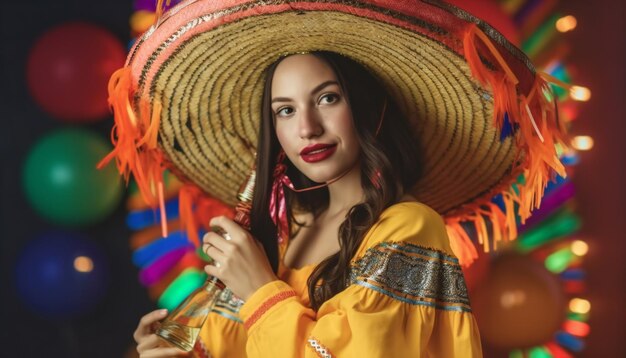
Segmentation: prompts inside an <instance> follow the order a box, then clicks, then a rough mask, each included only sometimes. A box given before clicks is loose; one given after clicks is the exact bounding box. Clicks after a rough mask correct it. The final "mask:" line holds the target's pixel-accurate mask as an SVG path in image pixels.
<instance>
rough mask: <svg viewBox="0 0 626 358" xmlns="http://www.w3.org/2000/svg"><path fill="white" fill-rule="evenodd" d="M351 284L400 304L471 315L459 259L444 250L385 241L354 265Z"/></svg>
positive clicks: (371, 249)
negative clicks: (378, 293)
mask: <svg viewBox="0 0 626 358" xmlns="http://www.w3.org/2000/svg"><path fill="white" fill-rule="evenodd" d="M350 283H351V284H356V285H360V286H364V287H367V288H370V289H373V290H375V291H377V292H380V293H382V294H384V295H387V296H389V297H392V298H394V299H397V300H399V301H402V302H405V303H409V304H415V305H425V306H431V307H434V308H437V309H443V310H451V311H464V312H471V308H470V302H469V297H468V294H467V287H466V285H465V279H464V278H463V272H462V270H461V266H460V265H459V263H458V260H457V259H456V258H455V257H453V256H450V255H448V254H446V253H444V252H442V251H439V250H435V249H429V248H425V247H421V246H418V245H414V244H410V243H405V242H382V243H380V244H378V245H376V246H374V247H372V248H370V249H369V250H368V251H367V252H366V253H365V255H363V257H361V258H359V259H358V260H357V261H356V262H355V263H354V264H353V265H352V269H351V273H350Z"/></svg>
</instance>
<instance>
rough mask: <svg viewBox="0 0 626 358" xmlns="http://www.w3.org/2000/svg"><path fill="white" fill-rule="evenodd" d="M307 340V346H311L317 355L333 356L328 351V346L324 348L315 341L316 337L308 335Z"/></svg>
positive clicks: (329, 357) (326, 357)
mask: <svg viewBox="0 0 626 358" xmlns="http://www.w3.org/2000/svg"><path fill="white" fill-rule="evenodd" d="M308 342H309V347H311V348H313V349H314V350H315V353H317V356H318V357H320V358H333V355H332V354H331V353H330V351H329V350H328V348H326V347H324V346H323V345H321V344H320V342H318V341H317V339H315V338H313V337H309V339H308Z"/></svg>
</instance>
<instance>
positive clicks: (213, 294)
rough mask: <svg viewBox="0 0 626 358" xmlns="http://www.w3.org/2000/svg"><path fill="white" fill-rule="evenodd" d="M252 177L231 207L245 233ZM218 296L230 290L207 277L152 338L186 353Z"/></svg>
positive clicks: (248, 226) (250, 198)
mask: <svg viewBox="0 0 626 358" xmlns="http://www.w3.org/2000/svg"><path fill="white" fill-rule="evenodd" d="M255 176H256V172H255V171H254V170H253V171H252V172H251V173H250V175H249V176H248V179H247V180H246V182H245V183H244V185H243V186H242V188H241V189H240V190H239V194H238V195H237V199H238V200H239V203H238V204H237V206H236V207H235V218H234V221H235V222H237V223H238V224H239V225H241V226H242V227H243V228H244V229H246V230H250V208H251V206H252V196H253V194H254V180H255ZM222 294H224V295H230V290H229V289H228V288H227V287H226V286H225V285H224V284H223V283H222V282H221V281H219V280H218V279H217V278H216V277H212V276H209V277H208V278H207V281H206V282H205V283H204V284H203V285H202V286H201V287H199V288H197V289H196V290H195V291H193V292H192V293H191V294H190V295H189V296H188V297H187V299H185V300H184V301H183V302H182V303H181V304H180V305H178V307H176V309H174V311H172V313H170V314H169V316H167V317H166V318H165V319H164V320H163V321H162V322H161V324H160V326H159V328H158V329H157V332H156V334H157V335H158V336H159V337H161V338H162V339H164V340H165V341H167V342H168V343H169V344H170V345H172V346H175V347H177V348H180V349H182V350H183V351H186V352H189V351H191V350H192V349H193V347H194V345H195V344H196V340H197V339H198V334H199V333H200V330H201V329H202V326H203V325H204V322H205V321H206V319H207V317H208V315H209V313H211V311H212V310H213V307H214V306H215V303H216V301H217V300H218V299H219V297H220V295H222Z"/></svg>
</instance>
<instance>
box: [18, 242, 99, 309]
mask: <svg viewBox="0 0 626 358" xmlns="http://www.w3.org/2000/svg"><path fill="white" fill-rule="evenodd" d="M108 282H109V264H108V262H107V260H106V257H105V255H104V254H103V253H102V252H101V250H100V249H99V248H98V246H97V245H96V244H94V243H93V242H91V241H90V240H89V239H88V238H87V237H83V236H80V235H78V234H73V233H63V232H52V233H47V234H44V235H40V236H39V237H37V238H36V239H34V240H32V241H31V242H29V243H28V244H27V245H26V246H25V247H24V248H23V250H22V252H21V253H20V255H19V257H18V260H17V265H16V267H15V284H16V286H17V292H18V294H19V296H20V298H21V299H22V302H23V303H24V304H25V305H26V306H27V307H28V308H29V309H30V310H32V311H33V312H34V313H36V314H39V315H41V316H44V317H46V318H53V319H67V318H72V317H76V316H79V315H82V314H85V313H88V312H90V311H91V310H92V309H94V307H95V306H96V305H97V304H98V303H100V301H101V300H102V299H103V298H104V296H105V294H106V291H107V287H108Z"/></svg>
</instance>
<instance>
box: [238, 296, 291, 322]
mask: <svg viewBox="0 0 626 358" xmlns="http://www.w3.org/2000/svg"><path fill="white" fill-rule="evenodd" d="M294 296H296V291H293V290H290V291H284V292H280V293H277V294H275V295H274V296H272V297H270V298H268V299H267V300H266V301H265V302H263V304H261V306H259V308H257V309H256V311H254V313H253V314H252V315H251V316H250V317H249V318H248V319H247V320H246V321H245V322H244V323H243V326H244V328H245V329H246V330H250V327H252V325H254V324H255V323H256V321H258V320H259V319H260V318H261V316H263V315H264V314H265V312H267V311H268V310H269V309H270V308H272V307H273V306H274V305H275V304H277V303H278V302H281V301H284V300H286V299H288V298H289V297H294Z"/></svg>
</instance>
